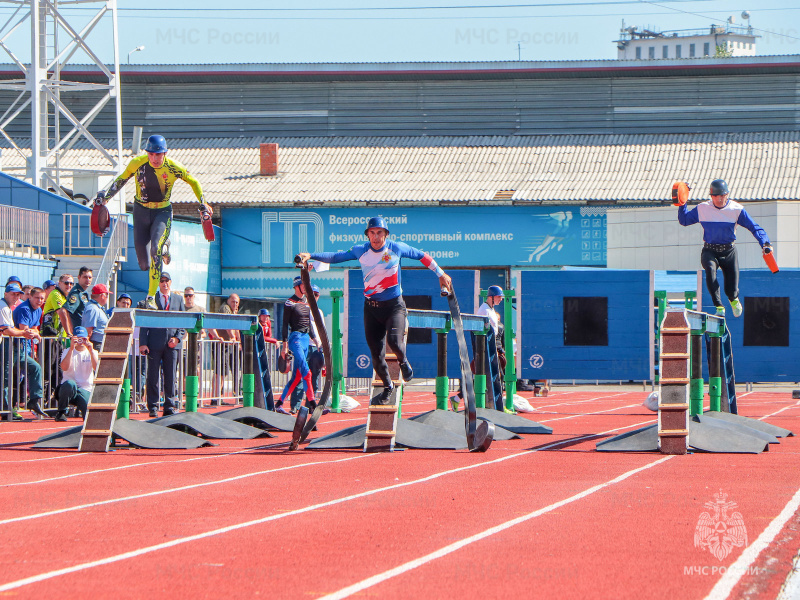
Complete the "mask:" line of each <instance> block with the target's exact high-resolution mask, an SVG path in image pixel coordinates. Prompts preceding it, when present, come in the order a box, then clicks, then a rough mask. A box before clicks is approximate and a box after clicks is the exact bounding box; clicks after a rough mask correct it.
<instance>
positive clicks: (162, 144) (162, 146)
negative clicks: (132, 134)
mask: <svg viewBox="0 0 800 600" xmlns="http://www.w3.org/2000/svg"><path fill="white" fill-rule="evenodd" d="M144 151H145V152H155V153H159V152H166V151H167V140H165V139H164V136H163V135H151V136H150V137H149V138H147V146H145V147H144Z"/></svg>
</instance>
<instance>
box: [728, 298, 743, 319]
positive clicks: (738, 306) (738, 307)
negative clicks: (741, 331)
mask: <svg viewBox="0 0 800 600" xmlns="http://www.w3.org/2000/svg"><path fill="white" fill-rule="evenodd" d="M731 309H732V310H733V316H734V317H741V316H742V311H743V310H744V307H743V306H742V303H741V302H740V301H739V299H738V298H736V299H734V300H731Z"/></svg>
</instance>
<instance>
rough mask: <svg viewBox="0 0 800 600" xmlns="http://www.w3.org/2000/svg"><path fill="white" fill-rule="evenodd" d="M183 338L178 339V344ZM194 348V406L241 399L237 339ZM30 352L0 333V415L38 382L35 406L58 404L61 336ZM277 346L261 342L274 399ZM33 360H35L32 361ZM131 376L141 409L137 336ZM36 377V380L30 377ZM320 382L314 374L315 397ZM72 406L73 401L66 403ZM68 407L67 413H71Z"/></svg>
mask: <svg viewBox="0 0 800 600" xmlns="http://www.w3.org/2000/svg"><path fill="white" fill-rule="evenodd" d="M186 343H187V342H184V345H185V344H186ZM198 344H199V346H200V348H199V352H198V369H197V373H198V377H199V380H200V381H199V383H200V385H199V392H200V393H199V397H198V406H199V407H211V406H217V405H223V406H227V405H230V406H236V405H241V404H242V373H243V370H244V369H243V365H242V359H243V353H242V346H241V344H239V343H238V342H226V341H222V340H208V339H204V340H200V341H199V342H198ZM32 346H33V349H32V351H31V352H28V350H26V346H25V344H24V340H22V339H21V338H9V337H0V389H1V390H2V397H0V418H2V419H4V420H11V418H12V415H13V413H14V412H16V411H17V410H25V409H26V406H27V404H28V401H29V400H30V398H31V392H32V390H33V389H35V388H36V387H37V381H38V385H41V387H42V399H41V402H40V406H41V407H42V408H43V409H44V410H45V411H47V412H48V413H49V414H51V415H55V413H56V411H57V410H58V385H59V384H60V383H61V379H62V376H63V374H62V371H61V367H60V362H61V355H62V353H63V351H64V350H65V349H66V348H67V343H66V341H62V340H61V339H58V338H42V339H41V340H38V341H37V342H36V343H34V344H33V345H32ZM278 351H279V349H278V346H275V345H274V344H269V345H268V346H267V353H268V361H269V364H270V366H271V373H270V375H271V380H272V389H273V395H274V397H275V399H276V400H277V399H279V398H280V395H281V392H282V391H283V388H284V386H285V385H286V383H287V382H288V381H289V374H288V373H280V372H278V371H277V370H275V367H276V366H277V364H278V360H277V359H278ZM187 360H188V353H187V352H186V350H185V349H184V350H183V351H182V352H181V356H180V359H179V361H178V373H177V379H178V381H177V396H178V401H179V404H180V406H181V407H183V403H184V395H183V394H184V382H185V378H186V372H187V368H186V367H187ZM33 364H35V365H36V366H35V367H34V366H33ZM128 373H129V377H130V380H131V412H132V413H136V412H147V399H146V381H147V379H146V378H147V357H146V356H142V355H140V354H139V340H138V338H136V339H134V343H133V346H132V347H131V352H130V356H129V361H128ZM32 379H36V380H37V381H33V380H32ZM324 382H325V375H321V376H320V385H319V389H316V390H315V392H316V395H317V398H319V395H320V393H321V389H322V386H323V385H324ZM159 383H160V385H159V396H160V398H159V406H160V405H161V403H162V398H161V397H162V396H163V387H164V386H163V377H162V378H161V380H160V382H159ZM371 386H372V380H371V379H368V378H348V379H346V380H345V393H348V394H350V395H366V394H369V393H370V390H371ZM69 410H70V411H72V410H73V407H69ZM72 414H73V413H72V412H70V416H72Z"/></svg>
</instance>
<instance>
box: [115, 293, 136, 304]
mask: <svg viewBox="0 0 800 600" xmlns="http://www.w3.org/2000/svg"><path fill="white" fill-rule="evenodd" d="M123 298H127V299H128V300H130V301H131V302H132V301H133V298H131V297H130V296H129V295H128V294H124V293H123V294H120V295H119V296H118V297H117V300H122V299H123Z"/></svg>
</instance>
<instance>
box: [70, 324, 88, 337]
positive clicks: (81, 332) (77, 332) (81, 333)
mask: <svg viewBox="0 0 800 600" xmlns="http://www.w3.org/2000/svg"><path fill="white" fill-rule="evenodd" d="M72 335H74V336H75V337H84V338H85V337H89V332H88V331H86V327H81V326H80V325H78V326H77V327H75V328H74V329H73V330H72Z"/></svg>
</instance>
